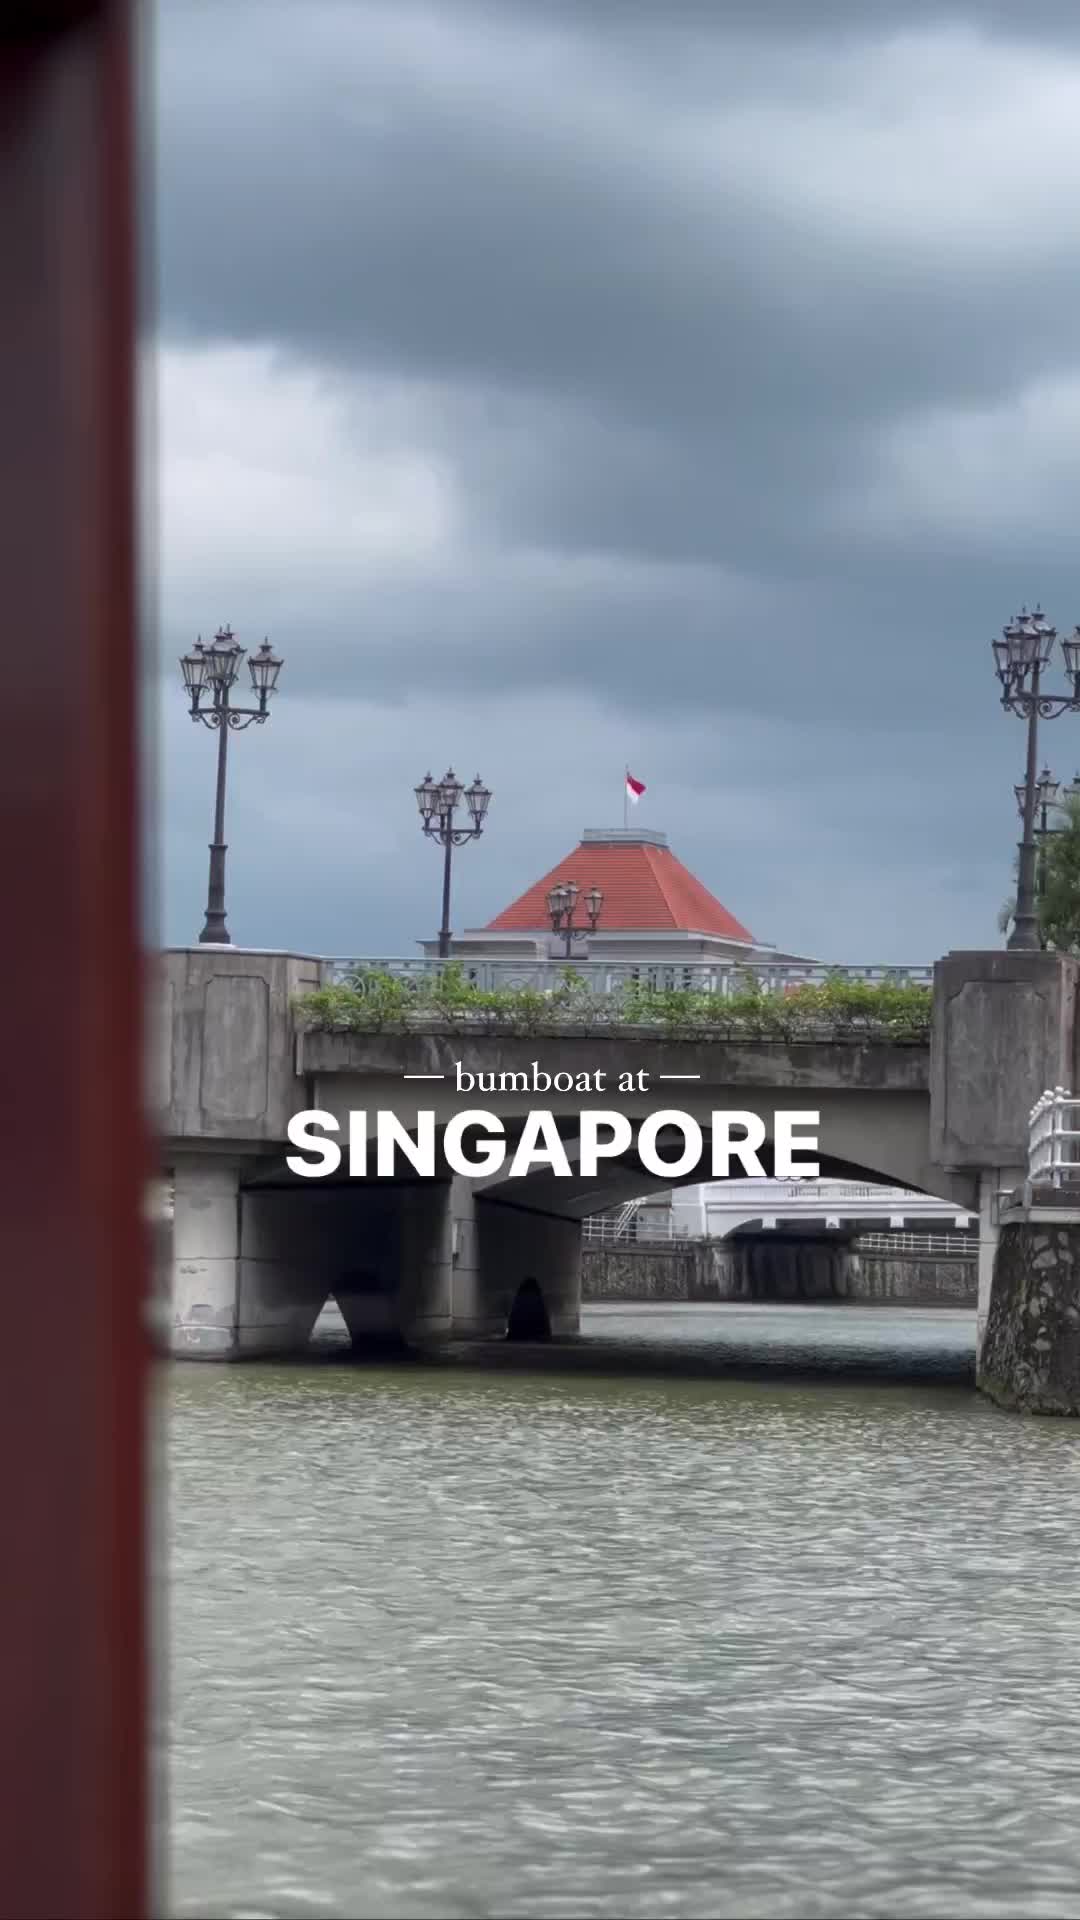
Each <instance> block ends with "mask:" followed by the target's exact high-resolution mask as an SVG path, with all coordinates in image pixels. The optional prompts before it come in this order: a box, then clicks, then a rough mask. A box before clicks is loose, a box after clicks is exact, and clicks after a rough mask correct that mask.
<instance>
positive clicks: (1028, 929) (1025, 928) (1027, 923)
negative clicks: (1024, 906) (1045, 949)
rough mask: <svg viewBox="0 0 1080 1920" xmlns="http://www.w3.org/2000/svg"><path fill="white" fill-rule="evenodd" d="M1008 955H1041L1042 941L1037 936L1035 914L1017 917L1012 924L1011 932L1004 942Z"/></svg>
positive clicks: (1037, 925) (1037, 924)
mask: <svg viewBox="0 0 1080 1920" xmlns="http://www.w3.org/2000/svg"><path fill="white" fill-rule="evenodd" d="M1005 946H1006V949H1007V951H1008V952H1010V953H1041V951H1042V940H1041V938H1040V936H1039V922H1038V918H1037V916H1036V915H1035V914H1033V913H1032V914H1024V915H1023V917H1022V918H1021V917H1020V916H1019V915H1018V916H1017V918H1016V920H1015V921H1014V922H1013V930H1012V932H1011V933H1010V935H1009V937H1008V939H1007V940H1006V942H1005Z"/></svg>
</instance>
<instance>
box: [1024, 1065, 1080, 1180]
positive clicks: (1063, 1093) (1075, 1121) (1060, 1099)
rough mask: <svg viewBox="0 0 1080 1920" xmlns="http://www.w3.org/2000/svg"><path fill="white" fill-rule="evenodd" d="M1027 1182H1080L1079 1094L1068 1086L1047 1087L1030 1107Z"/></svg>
mask: <svg viewBox="0 0 1080 1920" xmlns="http://www.w3.org/2000/svg"><path fill="white" fill-rule="evenodd" d="M1028 1185H1029V1186H1030V1187H1065V1186H1075V1185H1080V1097H1078V1096H1076V1095H1074V1094H1073V1093H1071V1092H1070V1090H1069V1089H1068V1087H1050V1088H1048V1089H1047V1091H1046V1092H1045V1093H1044V1094H1041V1095H1040V1097H1039V1099H1038V1100H1037V1101H1036V1102H1035V1105H1034V1106H1033V1107H1032V1109H1031V1115H1030V1119H1029V1123H1028Z"/></svg>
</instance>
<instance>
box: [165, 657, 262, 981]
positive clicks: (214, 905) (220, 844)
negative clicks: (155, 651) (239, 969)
mask: <svg viewBox="0 0 1080 1920" xmlns="http://www.w3.org/2000/svg"><path fill="white" fill-rule="evenodd" d="M246 651H247V649H246V648H245V647H242V646H241V645H240V643H239V641H238V640H237V639H236V637H235V635H234V634H233V631H232V628H231V627H222V628H221V630H220V632H219V633H216V634H215V635H214V638H213V640H212V642H211V644H210V645H209V646H208V647H204V646H203V643H202V641H201V639H200V640H196V642H195V645H194V646H193V648H192V649H191V652H190V653H185V655H184V657H183V659H182V660H181V662H180V671H181V673H182V674H183V676H184V686H185V687H186V688H187V691H188V693H189V694H190V696H191V717H192V719H193V720H201V721H202V723H203V726H204V727H211V728H216V729H217V736H218V756H217V794H216V798H215V801H214V838H213V840H212V841H211V843H210V880H209V884H208V886H207V891H206V924H205V926H204V927H203V930H202V932H201V933H200V935H199V940H200V942H206V943H207V944H208V945H213V946H217V947H229V946H231V945H232V941H231V939H230V937H229V933H228V929H227V928H226V925H225V781H226V774H227V769H228V753H229V735H230V733H237V732H239V731H240V730H241V729H242V728H244V727H250V725H251V723H252V721H253V720H256V721H258V723H259V725H260V726H261V725H262V723H263V721H264V720H265V719H266V717H267V714H268V712H269V701H270V696H271V694H272V693H274V692H275V691H276V689H277V679H278V674H279V673H280V672H281V669H282V665H283V662H282V661H281V660H280V659H279V658H278V656H277V654H276V653H275V652H274V650H273V648H272V647H271V645H270V642H269V640H264V641H263V643H262V646H261V647H258V648H256V650H255V652H254V653H253V654H252V655H251V657H250V659H249V660H248V671H249V673H250V674H251V690H252V692H253V693H254V695H255V697H256V699H257V701H258V705H257V706H254V707H238V706H234V705H233V701H232V698H231V692H232V688H233V687H234V686H235V685H236V680H237V676H238V674H239V672H240V663H241V661H242V660H243V658H244V654H245V652H246Z"/></svg>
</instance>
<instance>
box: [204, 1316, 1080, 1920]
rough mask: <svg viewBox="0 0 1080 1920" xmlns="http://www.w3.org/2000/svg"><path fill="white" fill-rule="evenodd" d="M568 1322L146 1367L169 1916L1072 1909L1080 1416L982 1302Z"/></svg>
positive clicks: (414, 1917) (743, 1918)
mask: <svg viewBox="0 0 1080 1920" xmlns="http://www.w3.org/2000/svg"><path fill="white" fill-rule="evenodd" d="M590 1325H591V1328H592V1330H593V1340H592V1341H591V1342H588V1341H586V1342H583V1343H582V1346H581V1349H580V1350H576V1351H575V1352H574V1354H573V1356H572V1358H570V1359H569V1360H568V1359H567V1357H566V1354H565V1353H564V1354H562V1355H560V1354H558V1353H554V1354H548V1355H546V1356H543V1357H540V1356H538V1355H536V1354H533V1355H531V1356H530V1355H528V1354H526V1355H525V1356H524V1357H522V1356H521V1355H517V1356H511V1357H509V1358H506V1359H505V1360H503V1359H502V1358H501V1356H500V1359H499V1362H498V1363H497V1364H493V1362H492V1356H490V1355H488V1356H486V1358H485V1363H484V1364H483V1365H482V1366H476V1365H474V1364H467V1363H461V1364H447V1365H442V1366H437V1367H427V1368H425V1367H408V1366H397V1367H394V1366H386V1367H380V1368H372V1369H370V1370H366V1369H356V1368H353V1367H345V1366H340V1365H338V1366H334V1365H324V1366H308V1367H304V1368H296V1369H290V1368H284V1369H276V1370H275V1369H269V1368H256V1367H251V1368H238V1369H219V1368H199V1367H191V1366H189V1367H187V1368H177V1369H176V1370H174V1372H173V1373H172V1374H171V1375H170V1377H169V1382H168V1396H169V1403H170V1416H171V1417H170V1420H169V1426H168V1446H169V1456H170V1469H169V1470H170V1487H169V1523H170V1549H171V1552H170V1561H171V1564H170V1568H169V1572H170V1576H171V1579H170V1589H171V1591H170V1601H169V1607H170V1616H169V1617H170V1635H171V1661H172V1667H171V1674H170V1680H169V1699H168V1702H167V1706H168V1715H169V1722H170V1725H169V1749H170V1758H169V1767H170V1795H171V1809H170V1813H171V1824H172V1855H173V1876H172V1877H173V1890H172V1895H171V1900H172V1906H171V1911H172V1912H173V1913H174V1914H175V1915H177V1916H199V1917H200V1920H205V1916H207V1915H211V1916H213V1917H214V1920H219V1916H220V1920H240V1917H241V1916H252V1920H259V1917H260V1916H263V1915H269V1916H273V1917H274V1920H278V1917H279V1916H294V1915H295V1916H300V1915H316V1914H318V1915H323V1916H325V1915H332V1916H343V1917H344V1916H355V1917H357V1920H369V1916H371V1917H373V1916H376V1915H380V1916H390V1920H427V1917H428V1916H432V1917H433V1920H474V1916H495V1915H498V1916H501V1917H502V1920H518V1917H519V1916H530V1917H534V1920H563V1917H564V1916H565V1917H566V1920H593V1916H595V1917H596V1920H609V1916H610V1917H611V1920H614V1916H616V1915H631V1916H637V1915H641V1916H657V1915H671V1916H674V1917H675V1920H706V1917H708V1920H713V1917H714V1916H715V1917H716V1920H728V1916H731V1917H732V1920H735V1917H736V1916H737V1920H756V1917H758V1916H760V1917H761V1920H788V1917H789V1916H790V1920H819V1917H820V1920H862V1917H863V1916H865V1920H877V1916H888V1917H889V1920H894V1917H899V1916H904V1917H906V1916H913V1917H914V1916H940V1915H942V1914H945V1913H948V1914H950V1915H957V1916H969V1915H970V1916H979V1915H985V1916H988V1917H989V1916H999V1915H1000V1916H1006V1915H1014V1914H1020V1915H1025V1916H1031V1920H1041V1917H1042V1916H1047V1917H1048V1920H1049V1917H1052V1920H1062V1917H1063V1916H1072V1915H1080V1837H1078V1836H1080V1766H1078V1763H1077V1761H1076V1759H1075V1754H1076V1752H1077V1749H1078V1744H1080V1684H1078V1682H1080V1653H1078V1651H1077V1627H1078V1612H1077V1604H1076V1571H1077V1569H1076V1560H1077V1553H1076V1544H1075V1543H1076V1539H1077V1531H1078V1527H1077V1523H1078V1518H1080V1515H1078V1504H1080V1503H1078V1494H1080V1447H1078V1440H1080V1434H1078V1432H1077V1430H1076V1428H1075V1427H1074V1426H1073V1425H1072V1424H1070V1423H1063V1422H1054V1421H1039V1422H1031V1421H1024V1420H1013V1419H1009V1418H1007V1417H1005V1416H1003V1415H1001V1414H999V1413H997V1412H996V1411H995V1410H994V1409H993V1408H991V1407H989V1406H987V1405H986V1404H985V1403H984V1402H982V1401H981V1400H980V1399H979V1398H978V1397H977V1396H975V1395H974V1394H973V1393H972V1392H971V1390H970V1386H969V1385H968V1384H967V1383H968V1381H969V1379H970V1339H971V1329H970V1322H969V1321H968V1319H967V1318H966V1317H965V1316H959V1315H941V1314H939V1315H932V1314H923V1315H919V1314H901V1313H889V1314H885V1313H882V1312H880V1311H879V1312H876V1313H875V1312H874V1311H873V1310H867V1311H861V1310H859V1309H851V1308H845V1309H843V1310H829V1309H822V1310H820V1312H819V1311H817V1310H814V1309H802V1310H799V1311H795V1312H786V1311H783V1310H777V1309H772V1310H770V1309H757V1310H749V1311H748V1312H747V1313H745V1314H744V1315H743V1316H742V1318H741V1331H740V1324H739V1322H738V1317H737V1316H733V1315H732V1313H731V1312H730V1310H720V1311H719V1313H714V1314H712V1315H709V1314H708V1313H698V1314H696V1315H689V1316H688V1315H682V1316H679V1315H678V1314H673V1315H671V1316H668V1315H664V1316H663V1317H662V1324H661V1325H660V1326H659V1332H658V1331H657V1329H658V1322H657V1319H656V1316H655V1311H654V1313H653V1317H652V1318H651V1319H650V1318H648V1317H643V1316H641V1315H640V1314H639V1315H637V1316H635V1315H633V1314H627V1315H615V1316H613V1315H606V1316H605V1315H595V1316H591V1319H590ZM661 1336H662V1338H663V1341H664V1343H665V1344H664V1346H663V1350H662V1351H660V1349H659V1345H658V1343H659V1341H660V1339H661ZM675 1349H678V1352H679V1354H680V1356H681V1364H680V1366H679V1367H678V1368H676V1369H674V1370H673V1369H672V1367H671V1360H672V1353H673V1351H674V1350H675ZM503 1354H505V1355H508V1354H509V1350H503ZM733 1354H734V1356H735V1358H736V1359H737V1360H740V1359H741V1362H742V1365H741V1367H740V1369H739V1373H738V1377H733V1375H732V1372H731V1366H730V1363H731V1360H732V1356H733ZM628 1355H629V1356H630V1358H629V1362H628V1364H626V1365H620V1356H621V1359H622V1361H624V1362H625V1361H627V1356H628ZM817 1359H820V1360H821V1361H822V1364H823V1366H824V1368H825V1373H824V1375H822V1374H821V1373H820V1372H819V1374H818V1377H816V1378H815V1377H813V1369H814V1366H815V1363H816V1360H817ZM759 1368H760V1369H761V1373H760V1377H758V1374H757V1372H756V1371H755V1370H756V1369H759ZM661 1369H666V1371H663V1370H661ZM875 1374H876V1376H877V1377H874V1376H875ZM867 1375H869V1376H870V1377H866V1376H867Z"/></svg>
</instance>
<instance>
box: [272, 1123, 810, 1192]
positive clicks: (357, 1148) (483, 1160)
mask: <svg viewBox="0 0 1080 1920" xmlns="http://www.w3.org/2000/svg"><path fill="white" fill-rule="evenodd" d="M373 1117H374V1127H373V1128H372V1127H369V1124H368V1114H367V1112H366V1111H364V1110H360V1111H356V1112H352V1113H350V1114H349V1116H348V1127H347V1130H346V1139H345V1150H346V1153H347V1157H348V1173H349V1177H350V1178H351V1179H360V1180H362V1179H370V1178H372V1177H373V1176H374V1178H376V1179H389V1178H392V1177H393V1176H394V1175H397V1174H400V1173H402V1172H403V1171H404V1170H405V1169H406V1168H411V1169H412V1171H413V1172H414V1173H417V1174H419V1175H420V1176H421V1178H422V1179H429V1180H433V1179H436V1178H437V1177H438V1175H439V1174H440V1173H446V1172H447V1171H449V1172H451V1173H456V1174H461V1175H462V1176H463V1177H464V1178H465V1179H467V1180H468V1179H473V1180H475V1179H479V1178H481V1177H483V1176H485V1175H487V1174H491V1173H499V1172H501V1170H502V1168H503V1167H504V1165H505V1164H506V1160H507V1156H508V1155H509V1157H510V1164H509V1167H508V1168H507V1174H508V1177H509V1178H510V1179H519V1178H521V1177H522V1176H523V1175H525V1174H528V1173H532V1172H533V1171H534V1169H536V1168H538V1167H545V1168H547V1169H548V1171H549V1172H551V1173H554V1174H556V1175H558V1176H559V1177H560V1178H562V1179H564V1180H572V1179H574V1178H582V1177H583V1178H585V1179H587V1180H592V1179H595V1177H596V1175H597V1173H598V1172H599V1170H600V1163H601V1161H604V1160H616V1159H618V1158H619V1157H620V1156H621V1155H622V1154H624V1153H629V1152H631V1151H632V1150H633V1151H635V1152H636V1153H637V1157H638V1159H639V1161H640V1163H641V1165H642V1167H643V1168H644V1170H645V1172H646V1173H650V1174H655V1175H656V1176H657V1177H658V1178H659V1179H661V1180H666V1179H669V1178H672V1177H674V1178H678V1177H679V1176H680V1175H683V1174H692V1173H695V1172H701V1171H702V1170H703V1169H702V1159H703V1156H704V1154H705V1139H704V1134H703V1131H702V1127H701V1124H700V1123H699V1122H698V1121H697V1120H695V1119H693V1118H692V1116H691V1115H690V1114H688V1113H675V1112H671V1111H662V1112H659V1113H651V1114H649V1115H648V1116H647V1117H646V1118H645V1119H644V1120H642V1121H641V1122H640V1123H639V1124H638V1125H637V1127H636V1129H635V1127H634V1125H633V1124H632V1123H631V1121H630V1120H629V1119H628V1118H627V1116H626V1114H624V1113H614V1112H607V1111H604V1110H600V1109H595V1110H593V1111H590V1112H585V1113H579V1114H577V1115H576V1116H575V1117H574V1121H573V1129H574V1134H575V1139H574V1141H573V1142H572V1145H573V1148H574V1159H573V1161H571V1159H570V1156H569V1154H568V1153H567V1149H566V1142H565V1140H564V1139H563V1137H562V1136H561V1135H560V1132H559V1128H558V1124H557V1122H556V1119H555V1116H554V1114H553V1113H549V1112H547V1111H546V1110H536V1111H534V1112H532V1113H529V1114H527V1115H526V1117H525V1120H524V1123H523V1125H522V1128H521V1131H520V1133H519V1134H516V1135H515V1137H514V1138H513V1139H512V1140H507V1138H506V1133H505V1129H504V1127H503V1123H502V1121H501V1120H500V1119H498V1117H497V1116H496V1115H495V1114H493V1113H485V1112H483V1111H480V1110H477V1109H475V1108H473V1109H469V1110H467V1111H465V1112H463V1113H456V1114H454V1115H453V1117H452V1118H451V1119H449V1120H447V1121H445V1123H442V1126H441V1140H440V1138H439V1128H438V1126H437V1122H436V1116H435V1114H434V1112H431V1111H424V1112H420V1113H418V1114H417V1115H416V1123H415V1126H412V1125H407V1124H406V1122H405V1121H403V1120H400V1119H399V1118H398V1116H397V1114H395V1113H390V1112H379V1113H376V1114H375V1115H374V1116H373ZM819 1121H820V1115H819V1114H817V1113H805V1112H798V1113H796V1112H791V1111H786V1110H782V1111H780V1112H777V1113H776V1114H774V1115H773V1135H772V1138H773V1165H772V1168H771V1169H770V1172H771V1173H772V1174H773V1175H774V1176H775V1177H776V1178H777V1179H779V1180H813V1179H816V1178H817V1175H818V1163H817V1161H816V1160H806V1159H803V1158H801V1157H800V1156H801V1155H803V1154H806V1153H816V1152H817V1144H818V1143H817V1127H818V1125H819ZM710 1122H711V1123H710V1127H709V1134H710V1142H709V1144H710V1149H711V1168H712V1176H713V1178H715V1179H724V1178H726V1176H727V1175H728V1174H729V1173H730V1172H731V1165H732V1161H735V1162H737V1164H738V1166H739V1168H740V1169H741V1171H742V1173H743V1174H744V1175H747V1176H749V1177H750V1178H751V1179H761V1180H764V1179H767V1178H768V1177H769V1174H768V1173H767V1172H766V1169H765V1168H764V1167H763V1166H762V1164H761V1161H760V1160H759V1158H758V1149H759V1148H760V1147H763V1146H764V1145H765V1140H766V1132H767V1130H766V1124H765V1121H764V1120H763V1119H762V1117H761V1115H760V1114H757V1113H740V1112H722V1113H713V1114H712V1115H711V1116H710ZM566 1124H568V1122H567V1120H566V1117H565V1116H564V1125H566ZM808 1128H812V1129H813V1130H814V1131H813V1132H807V1129H808ZM340 1132H341V1128H340V1125H339V1122H338V1121H337V1119H336V1118H335V1117H334V1115H333V1114H332V1113H323V1112H320V1111H319V1110H318V1109H317V1108H310V1109H307V1110H306V1111H305V1112H303V1113H294V1114H293V1117H292V1119H291V1120H290V1121H289V1126H288V1136H289V1141H290V1144H291V1145H292V1146H294V1147H300V1148H302V1149H303V1152H304V1154H306V1155H312V1156H314V1157H313V1158H302V1157H301V1155H300V1154H290V1155H289V1156H288V1158H287V1160H286V1163H285V1164H286V1166H287V1167H288V1168H289V1171H290V1172H291V1173H296V1174H300V1175H301V1176H302V1178H304V1179H305V1180H320V1179H323V1178H325V1176H326V1175H327V1174H331V1173H337V1172H338V1171H339V1169H340V1167H341V1163H342V1159H343V1158H344V1157H345V1155H344V1154H343V1151H342V1145H341V1144H339V1141H338V1140H336V1139H334V1138H333V1137H332V1136H333V1135H335V1134H340ZM661 1135H674V1136H676V1137H675V1139H674V1140H672V1139H667V1138H665V1139H663V1140H661V1137H660V1136H661ZM327 1136H330V1137H327Z"/></svg>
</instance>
